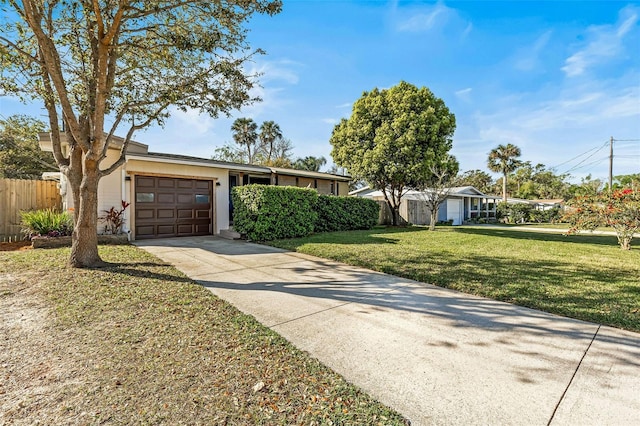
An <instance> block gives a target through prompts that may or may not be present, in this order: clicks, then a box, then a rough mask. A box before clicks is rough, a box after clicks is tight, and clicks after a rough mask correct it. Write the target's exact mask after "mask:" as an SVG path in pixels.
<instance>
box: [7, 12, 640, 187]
mask: <svg viewBox="0 0 640 426" xmlns="http://www.w3.org/2000/svg"><path fill="white" fill-rule="evenodd" d="M249 28H250V34H249V40H250V42H251V44H252V46H253V47H260V48H262V49H264V50H266V51H267V54H266V55H264V56H261V57H258V58H256V60H255V62H254V63H252V64H251V66H250V68H249V71H251V72H255V71H260V72H262V73H264V74H263V76H262V78H261V84H262V87H261V88H259V89H257V90H256V91H255V94H258V95H260V96H261V97H262V98H263V99H264V101H263V102H262V103H259V104H256V105H253V106H250V107H247V108H244V109H243V110H242V111H240V112H238V113H237V114H235V116H234V117H232V118H230V119H227V118H219V119H212V118H209V117H206V116H201V115H198V113H197V112H195V111H194V112H189V113H181V112H176V113H174V115H173V117H172V118H171V119H170V120H169V121H168V123H167V125H166V126H165V128H164V129H161V128H151V129H149V130H147V131H144V132H139V133H137V134H136V135H135V139H136V140H138V141H140V142H143V143H147V144H149V145H150V150H152V151H156V152H168V153H180V154H185V155H194V156H200V157H206V158H208V157H210V156H211V155H212V154H213V151H214V149H215V147H216V146H221V145H223V144H224V143H225V142H229V141H231V140H232V139H231V134H230V130H229V128H230V126H231V123H232V121H233V119H234V118H236V117H252V118H253V119H254V120H255V121H256V122H258V123H261V122H262V121H266V120H274V121H276V122H277V123H278V124H280V127H281V128H282V130H283V133H284V135H285V136H286V137H287V138H289V139H291V141H292V142H293V144H294V146H295V151H294V155H295V156H305V155H314V156H319V155H322V156H325V157H326V158H327V160H328V161H329V164H330V163H331V156H330V151H331V146H330V145H329V137H330V135H331V131H332V129H333V126H334V125H335V123H337V122H338V120H339V119H340V118H342V117H348V116H349V115H350V112H351V105H352V103H353V102H354V101H355V100H357V99H358V98H359V97H360V96H361V95H362V92H363V91H368V90H371V89H373V88H374V87H378V88H388V87H391V86H393V85H395V84H397V83H398V82H399V81H401V80H405V81H408V82H410V83H412V84H415V85H417V86H427V87H429V88H430V89H431V90H432V91H433V92H434V93H435V95H436V96H438V97H440V98H442V99H443V100H444V101H445V103H446V104H447V106H448V107H449V109H450V110H451V111H452V112H453V113H454V114H455V115H456V119H457V130H456V133H455V136H454V144H453V150H452V153H453V154H454V155H455V156H456V157H457V158H458V160H459V161H460V165H461V169H462V170H469V169H476V168H478V169H482V170H485V171H487V170H486V166H485V163H486V157H487V154H488V152H489V151H490V150H491V149H492V148H494V147H495V146H497V145H498V144H500V143H514V144H516V145H518V146H519V147H520V148H521V149H522V157H521V159H522V160H525V161H526V160H529V161H531V162H533V163H534V164H535V163H543V164H545V165H547V166H549V167H553V166H558V167H557V169H556V170H557V171H558V172H566V171H570V173H571V174H572V175H573V176H574V180H575V179H579V178H580V177H583V176H585V175H587V174H589V173H590V174H592V175H593V176H594V177H600V178H606V176H607V174H608V158H607V157H608V140H609V137H610V136H613V137H614V138H616V139H620V141H616V142H615V144H614V154H615V159H614V174H628V173H638V172H640V141H637V140H638V139H640V2H618V1H567V2H560V1H509V2H500V1H448V2H443V1H440V2H427V1H413V2H410V1H347V0H339V1H338V0H335V1H321V0H305V1H298V0H284V7H283V12H282V13H281V14H279V15H277V16H275V17H271V18H269V17H256V18H254V19H253V20H252V21H251V22H250V24H249ZM0 109H1V110H2V111H1V112H2V114H3V115H5V116H6V115H9V114H12V113H14V112H24V110H23V109H24V107H20V106H18V104H16V103H14V102H13V101H11V100H4V101H2V103H0ZM14 110H15V111H14ZM627 139H636V140H635V141H634V140H629V141H624V140H627ZM574 157H577V158H575V159H573V160H572V158H574Z"/></svg>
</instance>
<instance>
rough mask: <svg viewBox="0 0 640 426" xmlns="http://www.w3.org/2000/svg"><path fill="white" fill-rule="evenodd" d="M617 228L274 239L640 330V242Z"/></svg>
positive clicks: (378, 232)
mask: <svg viewBox="0 0 640 426" xmlns="http://www.w3.org/2000/svg"><path fill="white" fill-rule="evenodd" d="M637 242H638V240H635V241H634V242H633V243H635V244H634V245H635V248H633V249H632V250H630V251H624V250H620V248H619V246H618V244H617V240H616V237H615V236H595V235H574V236H568V237H567V236H564V235H560V234H549V233H540V232H535V231H531V232H527V231H518V230H511V229H509V228H508V227H505V228H504V229H495V228H488V227H487V228H483V227H451V228H448V227H442V228H438V229H437V230H436V231H435V232H429V231H427V230H425V229H424V228H415V227H414V228H386V229H382V228H378V229H373V230H369V231H352V232H336V233H328V234H316V235H312V236H310V237H307V238H299V239H291V240H280V241H275V242H272V243H270V244H272V245H274V246H277V247H281V248H285V249H289V250H294V251H299V252H301V253H306V254H310V255H315V256H319V257H324V258H328V259H334V260H337V261H340V262H344V263H348V264H351V265H357V266H362V267H365V268H369V269H373V270H376V271H380V272H385V273H389V274H392V275H397V276H401V277H406V278H411V279H414V280H417V281H421V282H425V283H431V284H435V285H438V286H441V287H447V288H451V289H455V290H459V291H462V292H465V293H471V294H476V295H479V296H485V297H490V298H492V299H497V300H502V301H506V302H510V303H514V304H517V305H521V306H527V307H530V308H535V309H540V310H543V311H547V312H552V313H556V314H560V315H564V316H568V317H572V318H577V319H582V320H586V321H593V322H596V323H600V324H606V325H611V326H614V327H619V328H624V329H627V330H633V331H638V332H640V250H639V249H638V244H637Z"/></svg>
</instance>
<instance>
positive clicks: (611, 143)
mask: <svg viewBox="0 0 640 426" xmlns="http://www.w3.org/2000/svg"><path fill="white" fill-rule="evenodd" d="M612 190H613V136H611V139H609V191H612Z"/></svg>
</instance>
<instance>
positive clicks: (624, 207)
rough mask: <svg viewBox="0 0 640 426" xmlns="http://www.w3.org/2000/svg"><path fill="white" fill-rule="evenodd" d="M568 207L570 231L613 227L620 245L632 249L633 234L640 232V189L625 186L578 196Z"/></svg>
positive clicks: (567, 216)
mask: <svg viewBox="0 0 640 426" xmlns="http://www.w3.org/2000/svg"><path fill="white" fill-rule="evenodd" d="M568 206H569V208H568V209H567V213H566V214H565V217H564V220H565V221H567V222H569V224H570V225H571V229H569V232H568V233H569V234H572V233H575V232H577V231H578V230H580V229H586V230H591V231H593V230H594V229H596V228H598V227H600V226H610V227H612V228H613V229H614V230H615V232H616V235H617V237H618V243H619V244H620V248H621V249H623V250H631V240H632V239H633V234H634V233H636V232H640V190H633V189H631V188H625V189H619V190H615V191H613V192H611V191H605V192H601V193H599V194H596V195H587V196H584V197H576V198H574V199H573V200H571V201H569V203H568Z"/></svg>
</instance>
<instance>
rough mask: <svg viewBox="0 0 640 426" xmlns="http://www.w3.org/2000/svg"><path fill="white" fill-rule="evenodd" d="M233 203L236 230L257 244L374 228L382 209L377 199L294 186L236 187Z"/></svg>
mask: <svg viewBox="0 0 640 426" xmlns="http://www.w3.org/2000/svg"><path fill="white" fill-rule="evenodd" d="M232 201H233V227H234V229H235V230H236V231H238V232H239V233H241V234H244V235H246V236H247V238H249V239H250V240H254V241H270V240H277V239H280V238H296V237H306V236H307V235H310V234H311V233H312V232H331V231H349V230H352V229H371V228H373V227H374V226H375V225H376V224H377V223H378V215H379V208H380V207H379V205H378V203H377V202H375V201H373V200H368V199H365V198H356V197H335V196H332V195H318V193H317V192H316V191H315V190H314V189H309V188H296V187H293V186H269V185H246V186H236V187H235V188H233V193H232Z"/></svg>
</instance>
